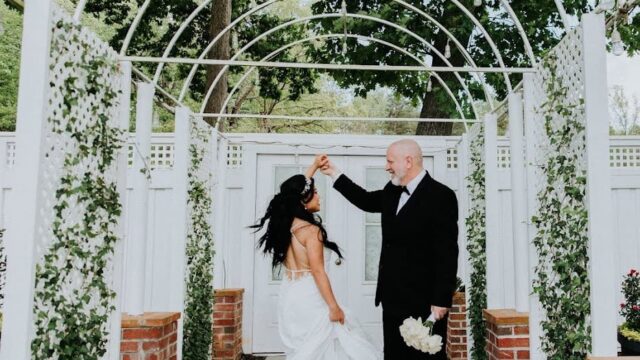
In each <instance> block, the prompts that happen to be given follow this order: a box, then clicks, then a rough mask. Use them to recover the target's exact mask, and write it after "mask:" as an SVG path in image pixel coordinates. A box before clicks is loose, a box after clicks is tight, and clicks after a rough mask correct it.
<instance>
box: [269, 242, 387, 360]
mask: <svg viewBox="0 0 640 360" xmlns="http://www.w3.org/2000/svg"><path fill="white" fill-rule="evenodd" d="M329 257H330V254H329V256H327V255H326V253H325V259H328V258H329ZM286 272H287V273H288V274H285V276H283V281H282V285H281V287H280V299H279V303H278V326H279V331H280V337H281V339H282V342H283V343H284V345H285V347H286V358H287V360H378V359H382V352H381V351H380V350H379V349H378V348H377V347H376V346H374V345H373V344H372V343H371V342H369V341H368V339H367V337H366V335H365V333H364V332H363V331H362V330H361V329H360V327H359V326H358V324H357V323H356V321H355V319H354V318H353V317H352V316H351V315H350V314H349V312H348V310H346V309H344V308H343V311H344V312H345V323H344V325H342V324H340V323H338V322H331V321H330V320H329V307H328V305H327V303H326V302H325V301H324V299H323V298H322V295H321V294H320V290H319V289H318V287H317V286H316V283H315V281H314V279H313V276H312V275H311V273H310V272H309V271H308V270H301V271H290V270H287V271H286Z"/></svg>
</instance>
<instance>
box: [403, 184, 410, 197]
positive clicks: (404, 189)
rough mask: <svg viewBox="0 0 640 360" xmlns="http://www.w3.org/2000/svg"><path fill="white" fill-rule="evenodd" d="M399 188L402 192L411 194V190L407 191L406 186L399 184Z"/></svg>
mask: <svg viewBox="0 0 640 360" xmlns="http://www.w3.org/2000/svg"><path fill="white" fill-rule="evenodd" d="M400 189H402V192H405V193H407V195H409V196H411V192H410V191H409V189H407V187H406V186H401V187H400Z"/></svg>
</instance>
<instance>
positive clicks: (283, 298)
mask: <svg viewBox="0 0 640 360" xmlns="http://www.w3.org/2000/svg"><path fill="white" fill-rule="evenodd" d="M327 161H328V160H327V157H326V156H322V155H319V156H317V157H316V158H315V161H314V163H313V164H312V165H311V166H310V167H309V169H308V170H307V172H306V174H305V175H294V176H292V177H290V178H289V179H287V180H286V181H285V182H283V183H282V185H280V193H279V194H277V195H276V196H275V197H274V198H273V200H271V202H270V203H269V207H268V208H267V212H266V214H265V215H264V217H263V218H262V219H260V221H259V222H258V224H257V225H254V226H252V228H254V229H257V230H256V231H259V230H261V229H262V228H263V227H264V226H265V224H266V223H267V222H268V224H267V226H266V231H265V233H264V235H262V237H261V238H260V241H259V246H260V247H261V248H262V250H263V251H264V253H265V254H269V255H271V256H272V257H273V261H272V266H273V267H274V268H276V267H278V266H280V265H282V266H283V268H284V271H285V274H284V276H283V281H282V285H281V288H280V297H279V302H278V326H279V331H280V337H281V339H282V342H283V344H284V345H285V347H286V348H287V350H286V355H287V360H376V359H381V358H382V354H381V352H380V351H379V350H377V349H376V348H375V347H374V346H373V345H372V344H371V343H370V342H369V341H368V340H367V339H366V336H365V335H364V332H363V331H362V330H360V329H359V327H358V326H356V325H355V323H354V319H352V318H351V317H350V316H349V313H348V311H346V310H345V311H343V309H342V308H341V307H340V305H339V304H338V301H337V300H336V297H335V295H334V294H333V290H332V289H331V282H330V281H329V277H328V276H327V273H326V271H325V260H326V261H328V260H329V257H330V255H331V251H333V252H334V253H335V254H336V255H337V256H339V257H340V258H342V254H341V253H340V249H339V248H338V245H336V244H335V243H334V242H331V241H329V240H328V239H327V232H326V230H325V229H324V227H323V225H322V221H321V219H320V218H319V217H318V216H316V215H314V213H316V212H318V211H319V210H320V197H319V196H318V193H317V191H316V188H315V186H314V180H313V175H314V174H315V173H316V171H317V170H318V169H320V168H322V167H323V166H324V165H326V162H327ZM345 312H346V315H345Z"/></svg>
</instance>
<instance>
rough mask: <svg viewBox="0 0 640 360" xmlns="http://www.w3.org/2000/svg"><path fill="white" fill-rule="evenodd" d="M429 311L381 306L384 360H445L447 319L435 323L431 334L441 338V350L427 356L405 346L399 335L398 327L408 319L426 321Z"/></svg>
mask: <svg viewBox="0 0 640 360" xmlns="http://www.w3.org/2000/svg"><path fill="white" fill-rule="evenodd" d="M430 314H431V311H430V309H422V310H417V311H412V310H410V309H407V308H403V307H401V306H384V303H383V304H382V322H383V333H384V360H446V359H447V356H446V349H445V347H446V344H447V318H446V317H445V318H444V319H442V320H439V321H436V323H435V325H434V328H433V333H434V334H438V335H440V336H442V350H441V351H440V352H439V353H437V354H435V355H429V354H426V353H423V352H421V351H419V350H416V349H414V348H412V347H409V346H407V344H405V342H404V340H403V339H402V336H401V335H400V325H402V322H403V321H404V320H405V319H407V318H408V317H410V316H411V317H413V318H414V319H417V318H418V317H420V318H422V320H423V321H424V320H426V319H427V318H428V317H429V315H430Z"/></svg>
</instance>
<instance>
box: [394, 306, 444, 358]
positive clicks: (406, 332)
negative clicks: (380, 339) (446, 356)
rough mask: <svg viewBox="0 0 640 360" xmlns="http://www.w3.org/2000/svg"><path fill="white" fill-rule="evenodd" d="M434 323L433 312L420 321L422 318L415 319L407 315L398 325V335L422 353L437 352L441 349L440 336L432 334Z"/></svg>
mask: <svg viewBox="0 0 640 360" xmlns="http://www.w3.org/2000/svg"><path fill="white" fill-rule="evenodd" d="M434 323H435V318H434V316H433V314H431V315H430V316H429V318H427V320H426V321H425V322H422V318H418V319H417V320H416V319H414V318H413V317H409V318H408V319H405V321H404V322H403V323H402V325H401V326H400V335H402V338H403V339H404V342H405V344H407V345H408V346H411V347H412V348H415V349H417V350H420V351H422V352H423V353H429V354H431V355H433V354H437V353H438V352H440V350H442V337H441V336H440V335H433V324H434Z"/></svg>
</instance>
